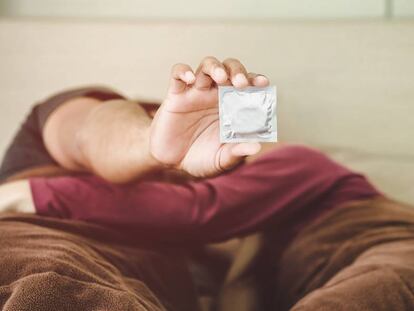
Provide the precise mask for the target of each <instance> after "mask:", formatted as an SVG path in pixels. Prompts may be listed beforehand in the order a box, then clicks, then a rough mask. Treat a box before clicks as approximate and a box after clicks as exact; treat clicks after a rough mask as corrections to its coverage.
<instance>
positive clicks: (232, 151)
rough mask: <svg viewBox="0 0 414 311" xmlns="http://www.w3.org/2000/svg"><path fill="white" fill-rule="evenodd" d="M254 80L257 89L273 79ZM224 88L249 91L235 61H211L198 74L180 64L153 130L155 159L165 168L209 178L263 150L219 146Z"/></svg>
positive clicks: (256, 145)
mask: <svg viewBox="0 0 414 311" xmlns="http://www.w3.org/2000/svg"><path fill="white" fill-rule="evenodd" d="M255 77H256V75H255V74H251V75H250V78H251V79H252V80H251V81H253V84H252V85H254V86H266V85H267V84H268V80H267V79H264V80H263V78H262V79H257V80H256V79H255ZM218 85H234V86H235V87H239V88H240V87H241V88H243V87H246V86H248V85H249V81H248V79H247V76H246V69H245V68H244V66H243V65H242V64H241V63H240V62H239V61H238V60H235V59H227V60H225V61H224V62H223V63H220V62H219V61H218V60H217V59H216V58H214V57H206V58H205V59H204V60H203V62H202V63H201V64H200V66H199V68H198V69H197V71H196V75H194V74H193V71H192V69H191V67H190V66H188V65H186V64H176V65H175V66H174V67H173V70H172V77H171V84H170V88H169V91H168V95H167V98H166V100H165V101H164V103H163V104H162V106H161V108H160V109H159V110H158V112H157V114H156V116H155V118H154V121H153V123H152V128H151V137H150V145H151V153H152V155H153V156H154V157H155V158H156V159H157V160H158V161H160V162H161V163H162V164H166V165H171V166H173V167H178V168H181V169H183V170H185V171H187V172H188V173H190V174H192V175H194V176H198V177H205V176H211V175H214V174H217V173H219V172H220V171H222V170H223V169H229V168H231V167H233V166H234V165H235V164H237V163H238V162H239V161H240V160H241V159H243V157H245V156H247V155H252V154H255V153H257V152H258V151H259V150H260V145H259V144H233V145H231V144H221V143H220V141H219V115H218V96H217V86H218Z"/></svg>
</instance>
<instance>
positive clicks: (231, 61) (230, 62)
mask: <svg viewBox="0 0 414 311" xmlns="http://www.w3.org/2000/svg"><path fill="white" fill-rule="evenodd" d="M223 63H224V64H228V65H238V64H240V61H239V60H238V59H236V58H233V57H228V58H226V59H225V60H224V62H223Z"/></svg>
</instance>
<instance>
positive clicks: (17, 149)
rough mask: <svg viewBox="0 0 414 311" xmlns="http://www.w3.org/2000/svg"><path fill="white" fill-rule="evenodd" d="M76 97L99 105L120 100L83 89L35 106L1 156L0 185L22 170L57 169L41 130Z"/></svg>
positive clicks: (109, 93) (99, 90) (97, 89)
mask: <svg viewBox="0 0 414 311" xmlns="http://www.w3.org/2000/svg"><path fill="white" fill-rule="evenodd" d="M76 97H90V98H95V99H98V100H101V101H105V100H111V99H123V98H124V97H123V96H122V95H120V94H118V93H115V92H113V91H111V90H109V89H106V88H100V87H85V88H77V89H72V90H68V91H64V92H60V93H57V94H55V95H53V96H51V97H49V98H47V99H46V100H44V101H43V102H41V103H39V104H37V105H35V106H34V107H33V108H32V110H31V112H30V113H29V115H28V116H27V118H26V120H25V121H24V122H23V124H22V125H21V126H20V129H19V131H18V132H17V133H16V135H15V137H14V138H13V140H12V142H11V144H10V145H9V147H8V149H7V151H6V153H5V155H4V158H3V161H2V163H1V166H0V181H1V180H3V179H6V178H8V177H10V176H12V175H14V174H17V173H19V172H21V171H23V170H26V169H30V168H34V167H39V166H43V165H58V164H57V163H56V161H55V160H54V159H53V158H52V157H51V156H50V155H49V153H48V151H47V150H46V147H45V145H44V143H43V137H42V130H43V127H44V125H45V123H46V120H47V119H48V117H49V116H50V114H51V113H52V112H53V111H54V110H55V109H56V108H58V107H59V106H60V105H62V104H63V103H65V102H66V101H68V100H70V99H72V98H76Z"/></svg>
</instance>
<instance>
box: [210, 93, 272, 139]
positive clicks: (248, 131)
mask: <svg viewBox="0 0 414 311" xmlns="http://www.w3.org/2000/svg"><path fill="white" fill-rule="evenodd" d="M218 92H219V117H220V142H221V143H241V142H276V141H277V119H276V102H277V97H276V87H275V86H268V87H263V88H260V87H247V88H245V89H236V88H234V87H232V86H219V89H218Z"/></svg>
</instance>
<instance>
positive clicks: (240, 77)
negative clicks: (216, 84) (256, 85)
mask: <svg viewBox="0 0 414 311" xmlns="http://www.w3.org/2000/svg"><path fill="white" fill-rule="evenodd" d="M233 84H234V86H236V87H237V86H240V87H243V86H247V85H248V84H249V81H247V78H246V76H245V75H244V74H242V73H238V74H236V76H235V77H234V78H233Z"/></svg>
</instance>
